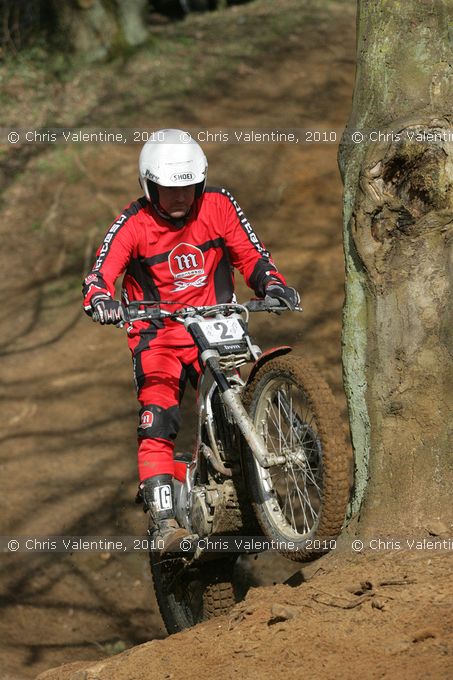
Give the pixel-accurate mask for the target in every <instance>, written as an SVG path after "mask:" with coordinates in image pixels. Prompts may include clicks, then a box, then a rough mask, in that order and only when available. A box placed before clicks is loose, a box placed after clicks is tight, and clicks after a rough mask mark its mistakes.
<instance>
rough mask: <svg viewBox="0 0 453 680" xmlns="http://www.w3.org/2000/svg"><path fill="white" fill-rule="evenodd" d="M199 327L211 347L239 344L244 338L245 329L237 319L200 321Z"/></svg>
mask: <svg viewBox="0 0 453 680" xmlns="http://www.w3.org/2000/svg"><path fill="white" fill-rule="evenodd" d="M199 326H200V328H201V330H202V332H203V335H204V337H205V338H206V340H207V341H208V342H209V344H211V345H225V344H228V343H230V342H237V341H238V340H241V339H242V338H243V337H244V329H243V328H242V326H241V324H240V323H239V321H238V320H237V319H222V321H214V320H212V321H200V322H199Z"/></svg>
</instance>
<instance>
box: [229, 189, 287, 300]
mask: <svg viewBox="0 0 453 680" xmlns="http://www.w3.org/2000/svg"><path fill="white" fill-rule="evenodd" d="M222 194H223V197H224V198H223V200H222V217H223V222H224V238H225V243H226V246H227V248H228V251H229V253H230V257H231V263H232V264H233V266H234V267H236V269H238V270H239V271H240V272H241V274H242V275H243V277H244V279H245V282H246V283H247V285H248V286H249V287H250V288H252V290H254V291H255V294H256V295H258V296H259V297H264V296H265V291H266V287H267V286H268V285H269V284H270V283H272V282H273V281H274V282H276V283H282V284H283V285H286V281H285V279H284V277H283V276H282V274H280V272H278V271H277V267H276V266H275V264H274V262H273V261H272V258H271V255H270V253H269V251H268V250H266V248H265V246H264V244H263V243H262V242H261V241H260V239H259V238H258V236H257V235H256V233H255V231H254V230H253V228H252V226H251V225H250V222H249V221H248V219H247V218H246V216H245V215H244V212H243V211H242V209H241V208H240V206H239V205H238V203H237V201H236V200H235V199H234V198H233V196H232V195H231V194H230V192H229V191H226V189H222Z"/></svg>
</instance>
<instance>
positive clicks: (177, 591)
mask: <svg viewBox="0 0 453 680" xmlns="http://www.w3.org/2000/svg"><path fill="white" fill-rule="evenodd" d="M150 563H151V574H152V578H153V584H154V591H155V593H156V599H157V603H158V605H159V611H160V613H161V616H162V619H163V621H164V624H165V627H166V629H167V632H168V633H170V634H171V633H177V632H178V631H180V630H184V628H190V627H191V626H195V625H196V624H197V623H200V622H201V621H206V620H207V619H211V618H214V617H215V616H221V615H222V614H226V613H228V611H229V610H230V609H231V607H232V606H233V605H234V604H235V603H236V601H237V598H236V594H235V587H234V563H235V559H232V558H229V559H225V560H213V561H210V562H202V563H200V564H198V565H196V566H190V567H189V566H187V564H186V562H185V561H184V560H182V559H177V558H171V559H166V558H162V557H161V556H160V555H159V554H158V553H154V552H151V553H150Z"/></svg>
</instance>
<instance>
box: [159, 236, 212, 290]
mask: <svg viewBox="0 0 453 680" xmlns="http://www.w3.org/2000/svg"><path fill="white" fill-rule="evenodd" d="M168 267H169V269H170V272H171V273H172V275H173V277H174V279H175V285H176V288H174V289H173V290H174V291H176V290H184V289H185V288H188V287H189V286H195V287H196V288H199V287H200V286H205V285H206V279H207V276H206V275H205V271H204V255H203V253H202V252H201V250H200V248H197V247H196V246H193V245H191V244H190V243H179V244H178V245H177V246H176V247H175V248H173V250H172V251H171V253H170V255H169V256H168Z"/></svg>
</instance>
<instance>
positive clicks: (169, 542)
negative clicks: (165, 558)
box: [140, 475, 189, 555]
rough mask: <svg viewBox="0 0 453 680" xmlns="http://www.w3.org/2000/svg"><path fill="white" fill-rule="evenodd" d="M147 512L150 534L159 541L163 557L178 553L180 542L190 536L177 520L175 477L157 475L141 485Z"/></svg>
mask: <svg viewBox="0 0 453 680" xmlns="http://www.w3.org/2000/svg"><path fill="white" fill-rule="evenodd" d="M140 491H141V496H142V499H143V503H144V505H145V510H148V511H149V533H150V536H151V537H152V538H153V540H154V541H158V542H159V543H158V545H159V551H160V553H161V555H163V554H165V553H171V552H177V551H178V550H179V545H180V541H181V540H182V539H183V538H187V537H188V536H189V532H188V531H186V529H184V528H182V527H180V526H179V524H178V522H177V521H176V518H175V509H174V492H173V477H172V476H171V475H157V476H156V477H149V478H148V479H145V480H144V481H143V482H142V483H141V484H140Z"/></svg>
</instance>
